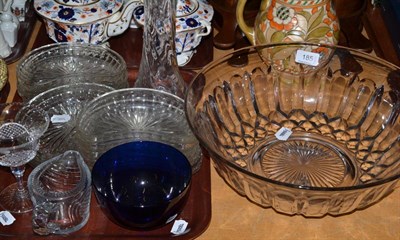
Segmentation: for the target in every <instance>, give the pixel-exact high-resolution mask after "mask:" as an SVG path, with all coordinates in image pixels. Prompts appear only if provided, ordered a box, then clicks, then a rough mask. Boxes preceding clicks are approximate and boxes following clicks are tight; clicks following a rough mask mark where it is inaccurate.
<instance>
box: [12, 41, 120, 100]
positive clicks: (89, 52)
mask: <svg viewBox="0 0 400 240" xmlns="http://www.w3.org/2000/svg"><path fill="white" fill-rule="evenodd" d="M80 82H91V83H99V84H104V85H107V86H110V87H113V88H115V89H120V88H125V87H128V70H127V66H126V63H125V60H124V59H123V58H122V56H120V55H119V54H118V53H117V52H115V51H113V50H111V49H110V48H107V47H104V46H100V45H90V44H86V43H67V42H65V43H53V44H49V45H45V46H42V47H39V48H36V49H34V50H33V51H31V52H29V53H28V54H27V55H26V56H25V57H23V58H22V59H21V60H20V62H19V63H18V66H17V86H18V88H17V89H18V94H19V95H20V96H21V97H22V99H23V100H25V101H27V100H29V99H31V98H33V97H34V96H36V95H37V94H39V93H41V92H44V91H46V90H49V89H51V88H54V87H58V86H61V85H65V84H70V83H80Z"/></svg>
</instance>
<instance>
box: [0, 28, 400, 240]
mask: <svg viewBox="0 0 400 240" xmlns="http://www.w3.org/2000/svg"><path fill="white" fill-rule="evenodd" d="M38 30H39V23H37V24H36V26H35V29H34V31H33V34H32V37H31V41H30V43H29V46H28V48H27V49H28V50H27V51H29V49H31V47H32V45H33V39H34V38H35V35H36V34H37V32H38ZM225 53H226V51H222V50H218V49H214V58H218V57H219V56H221V55H224V54H225ZM16 65H17V63H13V64H10V65H9V66H8V68H9V82H10V97H9V98H8V101H11V100H12V96H13V94H14V93H15V91H16V74H15V67H16ZM211 198H212V217H211V222H210V224H209V226H208V228H207V229H206V230H205V232H204V233H203V234H202V235H201V236H200V237H199V238H198V239H218V240H223V239H273V240H278V239H307V240H308V239H335V240H336V239H338V240H339V239H340V240H342V239H343V240H349V239H357V240H364V239H377V240H390V239H393V240H400V190H399V189H398V188H397V189H396V190H395V191H394V192H393V193H392V194H390V195H389V196H387V197H386V198H384V199H383V200H382V201H381V202H379V203H377V204H375V205H373V206H371V207H369V208H367V209H364V210H360V211H356V212H354V213H351V214H348V215H344V216H340V217H332V216H325V217H323V218H305V217H303V216H287V215H283V214H279V213H277V212H275V211H274V210H273V209H271V208H267V209H264V208H261V207H259V206H257V205H255V204H253V203H251V202H250V201H248V200H247V199H246V198H244V197H241V196H239V195H238V194H237V193H236V192H235V191H234V190H233V189H231V188H230V187H229V186H228V185H227V184H226V183H225V182H224V181H223V179H222V178H221V177H220V176H219V175H218V174H217V173H216V171H215V169H214V168H213V167H211ZM0 227H1V226H0Z"/></svg>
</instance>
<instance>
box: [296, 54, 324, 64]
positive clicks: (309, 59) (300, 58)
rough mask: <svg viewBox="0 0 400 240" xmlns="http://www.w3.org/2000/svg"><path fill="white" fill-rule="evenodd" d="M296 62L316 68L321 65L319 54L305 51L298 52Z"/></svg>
mask: <svg viewBox="0 0 400 240" xmlns="http://www.w3.org/2000/svg"><path fill="white" fill-rule="evenodd" d="M295 61H296V62H297V63H303V64H307V65H311V66H314V67H315V66H318V64H319V54H318V53H313V52H307V51H304V50H297V52H296V59H295Z"/></svg>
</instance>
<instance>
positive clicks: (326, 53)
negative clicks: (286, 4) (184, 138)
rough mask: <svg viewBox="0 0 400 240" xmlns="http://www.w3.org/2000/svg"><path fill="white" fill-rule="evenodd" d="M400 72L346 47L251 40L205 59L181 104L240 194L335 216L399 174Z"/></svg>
mask: <svg viewBox="0 0 400 240" xmlns="http://www.w3.org/2000/svg"><path fill="white" fill-rule="evenodd" d="M238 59H240V60H241V61H237V60H238ZM243 59H247V62H246V63H244V64H243ZM238 63H240V64H238ZM399 79H400V70H399V68H398V67H396V66H394V65H392V64H390V63H388V62H386V61H384V60H381V59H378V58H376V57H373V56H369V55H367V54H365V53H362V52H357V51H353V50H350V49H346V48H342V47H335V46H327V45H313V44H306V43H292V44H274V45H265V46H255V47H250V48H247V49H241V50H238V51H236V52H234V53H232V54H229V55H227V56H225V57H223V58H222V59H220V60H217V61H214V62H212V63H211V64H209V65H208V66H206V67H205V68H204V69H203V70H202V71H201V72H200V73H199V74H198V75H197V76H196V78H195V79H194V80H193V81H192V83H191V85H190V86H189V89H188V92H187V96H186V101H185V102H186V105H185V110H186V113H187V118H188V121H189V125H190V126H191V129H192V130H193V132H194V134H195V135H196V136H197V138H198V139H199V140H200V143H201V145H202V146H204V147H205V149H206V150H208V151H209V153H210V155H211V158H212V159H213V163H214V166H215V168H216V169H217V171H218V172H219V174H220V175H221V176H222V178H224V179H225V180H226V182H227V183H228V184H229V185H231V186H232V188H234V189H235V190H236V191H237V192H238V193H239V194H241V195H243V196H247V197H248V198H249V199H250V200H251V201H252V202H255V203H257V204H259V205H261V206H263V207H272V208H274V209H275V210H276V211H278V212H282V213H285V214H290V215H292V214H302V215H304V216H310V217H321V216H324V215H326V214H331V215H341V214H346V213H350V212H352V211H354V210H357V209H362V208H365V207H367V206H370V205H371V204H373V203H376V202H378V201H379V200H380V199H382V198H383V197H385V196H386V195H387V194H389V193H390V192H391V191H393V189H394V188H395V186H396V183H397V182H398V180H399V176H400V155H399V154H398V153H399V152H400V143H399V139H400V138H399V133H400V124H399V123H400V118H399V113H400V111H399V107H400V105H399V103H400V102H399V99H400V92H399V89H400V83H399Z"/></svg>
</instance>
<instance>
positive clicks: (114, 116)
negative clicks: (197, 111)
mask: <svg viewBox="0 0 400 240" xmlns="http://www.w3.org/2000/svg"><path fill="white" fill-rule="evenodd" d="M77 126H78V131H77V135H78V137H77V139H78V143H79V144H78V147H79V149H78V150H79V152H81V153H82V155H83V157H84V159H85V161H86V162H87V164H88V165H89V167H93V164H94V163H95V161H96V160H97V159H98V158H99V157H100V156H101V155H102V154H103V153H105V152H106V151H108V150H110V149H111V148H113V147H115V146H118V145H121V144H124V143H128V142H133V141H154V142H160V143H164V144H167V145H170V146H172V147H174V148H176V149H178V150H179V151H181V152H182V153H183V154H184V155H185V156H186V158H187V159H188V160H189V162H190V164H191V166H192V172H193V173H196V172H197V171H198V170H199V168H200V166H201V159H202V153H201V148H200V145H199V142H198V140H197V139H196V137H195V136H194V135H193V133H192V132H191V130H190V128H189V124H188V123H187V120H186V117H185V111H184V102H183V99H181V98H179V97H177V96H175V95H172V94H170V93H166V92H163V91H160V90H155V89H145V88H126V89H119V90H115V91H112V92H109V93H106V94H104V95H102V96H100V97H98V98H96V99H94V100H93V101H91V102H90V103H89V104H88V105H87V106H86V108H85V111H84V112H83V113H82V115H81V117H80V119H79V122H78V124H77Z"/></svg>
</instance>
